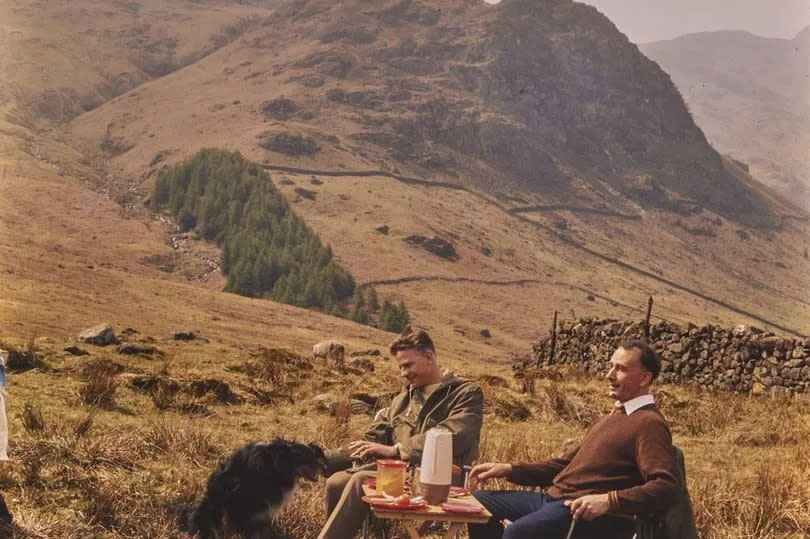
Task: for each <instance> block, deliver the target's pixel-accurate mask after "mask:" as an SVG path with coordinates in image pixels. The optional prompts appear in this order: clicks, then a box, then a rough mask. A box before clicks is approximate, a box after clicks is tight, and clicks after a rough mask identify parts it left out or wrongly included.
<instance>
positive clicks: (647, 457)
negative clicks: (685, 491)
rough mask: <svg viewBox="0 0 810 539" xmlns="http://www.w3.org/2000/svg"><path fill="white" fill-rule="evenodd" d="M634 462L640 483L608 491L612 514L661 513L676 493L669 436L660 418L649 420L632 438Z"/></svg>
mask: <svg viewBox="0 0 810 539" xmlns="http://www.w3.org/2000/svg"><path fill="white" fill-rule="evenodd" d="M636 463H637V465H638V470H639V473H640V474H641V477H642V478H643V479H644V484H642V485H639V486H636V487H632V488H628V489H624V490H614V491H611V492H609V493H608V499H609V500H610V510H611V511H612V512H614V513H629V514H650V513H661V512H663V511H665V510H666V508H667V507H669V506H670V505H671V504H672V502H673V501H674V500H675V498H676V496H677V495H678V480H677V479H676V476H675V457H674V452H673V450H672V436H671V435H670V433H669V429H668V428H667V426H666V424H664V422H663V421H650V422H649V423H648V424H647V425H645V426H644V428H643V430H642V432H641V435H639V437H638V439H637V440H636Z"/></svg>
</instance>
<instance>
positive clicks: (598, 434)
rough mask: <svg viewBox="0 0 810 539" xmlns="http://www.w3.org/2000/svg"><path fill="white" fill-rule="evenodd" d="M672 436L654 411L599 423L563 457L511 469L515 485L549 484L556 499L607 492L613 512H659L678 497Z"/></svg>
mask: <svg viewBox="0 0 810 539" xmlns="http://www.w3.org/2000/svg"><path fill="white" fill-rule="evenodd" d="M675 477H676V476H675V463H674V453H673V449H672V437H671V435H670V432H669V427H667V424H666V421H665V420H664V418H663V416H662V415H661V413H660V412H659V411H658V408H656V406H655V405H654V404H649V405H647V406H644V407H642V408H639V409H638V410H636V411H635V412H633V413H632V414H630V415H626V414H625V413H624V412H623V411H620V412H617V413H613V414H611V415H608V416H604V417H602V418H600V419H599V420H598V421H597V422H596V424H594V426H593V427H591V429H590V430H589V431H588V433H587V434H586V435H585V438H584V439H583V440H582V444H581V445H580V446H579V447H578V448H577V449H575V450H573V451H571V452H570V453H568V454H567V455H565V456H564V457H562V458H556V459H550V460H546V461H544V462H537V463H519V464H513V465H512V472H511V473H510V474H509V476H508V477H507V479H509V481H511V482H513V483H516V484H518V485H528V486H540V487H545V486H548V485H551V488H549V489H548V494H549V496H551V497H552V498H554V499H575V498H579V497H580V496H585V495H587V494H605V493H609V496H610V504H611V511H612V512H615V513H630V514H649V513H663V512H664V511H666V509H667V508H668V507H669V505H670V504H671V503H672V501H673V500H674V498H675V496H676V495H677V492H678V483H677V480H676V479H675Z"/></svg>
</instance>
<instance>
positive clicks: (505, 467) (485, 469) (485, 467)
mask: <svg viewBox="0 0 810 539" xmlns="http://www.w3.org/2000/svg"><path fill="white" fill-rule="evenodd" d="M511 471H512V465H511V464H503V463H500V462H487V463H484V464H477V465H475V466H473V469H472V470H471V471H470V481H478V482H479V483H483V482H484V481H486V480H487V479H497V478H498V477H506V476H507V475H509V473H510V472H511Z"/></svg>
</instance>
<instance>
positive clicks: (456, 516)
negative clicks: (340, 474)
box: [363, 485, 492, 539]
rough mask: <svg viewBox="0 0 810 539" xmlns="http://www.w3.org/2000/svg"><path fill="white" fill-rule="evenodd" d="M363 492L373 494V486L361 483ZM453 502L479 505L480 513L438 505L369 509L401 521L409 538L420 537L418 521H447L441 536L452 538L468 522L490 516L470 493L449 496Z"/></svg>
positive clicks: (483, 521)
mask: <svg viewBox="0 0 810 539" xmlns="http://www.w3.org/2000/svg"><path fill="white" fill-rule="evenodd" d="M363 493H364V494H365V495H366V496H374V495H375V494H376V491H375V490H374V488H372V487H370V486H368V485H363ZM450 501H451V502H452V503H454V504H461V505H472V506H474V507H480V508H481V512H480V513H448V512H447V511H445V510H444V509H442V508H441V507H440V506H437V505H428V506H426V507H425V508H424V509H419V510H416V511H414V510H402V509H386V508H380V507H372V508H371V510H372V512H373V513H374V516H375V517H377V518H382V519H386V520H397V521H400V522H401V523H402V525H403V526H404V527H405V529H406V530H407V532H408V536H409V537H410V538H411V539H419V538H420V537H422V536H421V535H420V534H419V529H418V528H417V523H418V522H428V521H432V522H449V523H450V528H449V529H448V530H447V532H445V534H444V535H443V536H442V537H443V538H444V539H453V538H455V537H457V534H458V533H459V532H461V530H463V529H464V526H466V525H467V524H468V523H473V524H485V523H486V522H488V521H489V519H490V518H491V517H492V514H491V513H490V512H489V511H487V510H486V508H485V507H484V506H483V505H481V503H480V502H479V501H478V500H476V499H475V498H474V497H473V496H472V495H471V494H467V495H466V496H461V497H458V498H451V500H450Z"/></svg>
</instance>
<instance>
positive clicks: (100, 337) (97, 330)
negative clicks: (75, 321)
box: [79, 324, 118, 346]
mask: <svg viewBox="0 0 810 539" xmlns="http://www.w3.org/2000/svg"><path fill="white" fill-rule="evenodd" d="M79 340H80V341H82V342H86V343H87V344H95V345H97V346H107V345H108V344H116V343H117V342H118V339H117V338H116V336H115V331H113V328H112V326H111V325H110V324H100V325H98V326H95V327H92V328H90V329H86V330H84V331H82V332H81V333H79Z"/></svg>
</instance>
